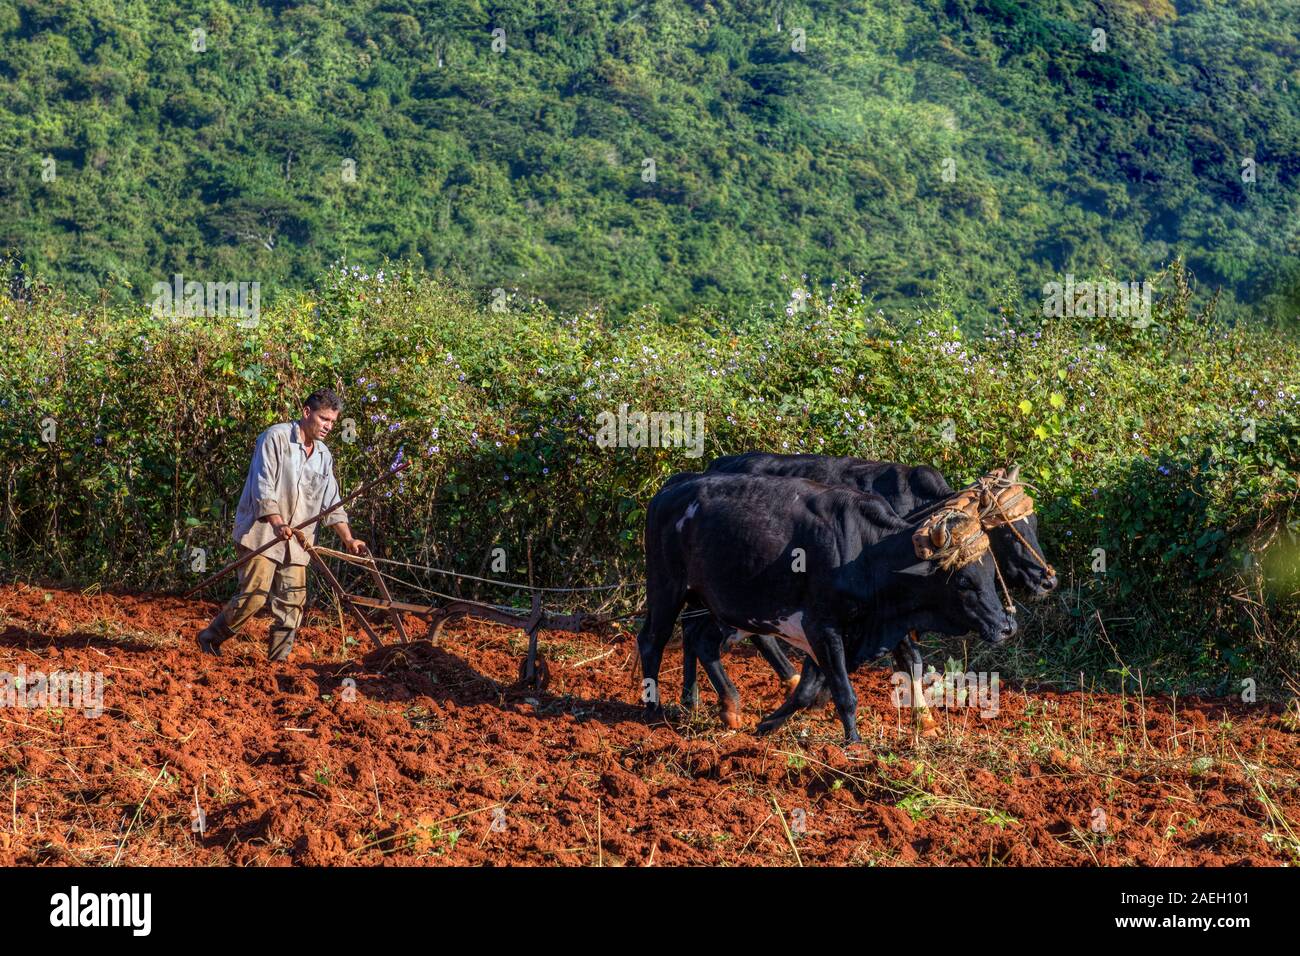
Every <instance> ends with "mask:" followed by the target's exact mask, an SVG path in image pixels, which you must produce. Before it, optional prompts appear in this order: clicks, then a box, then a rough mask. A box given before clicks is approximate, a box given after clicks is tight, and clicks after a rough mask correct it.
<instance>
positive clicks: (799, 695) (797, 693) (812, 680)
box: [756, 658, 826, 735]
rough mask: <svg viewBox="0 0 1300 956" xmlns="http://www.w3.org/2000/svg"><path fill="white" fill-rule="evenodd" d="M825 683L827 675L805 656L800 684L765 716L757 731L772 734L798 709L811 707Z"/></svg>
mask: <svg viewBox="0 0 1300 956" xmlns="http://www.w3.org/2000/svg"><path fill="white" fill-rule="evenodd" d="M825 683H826V680H825V676H824V675H823V674H822V672H821V669H820V668H819V667H818V666H817V665H816V664H814V663H813V662H812V660H811V659H809V658H804V662H803V676H802V678H801V679H800V681H799V684H798V686H796V687H795V689H794V690H793V691H792V692H791V693H790V696H789V697H787V698H786V700H785V703H784V704H782V705H781V706H780V707H778V708H777V709H776V710H774V711H772V713H770V714H768V715H767V716H766V717H764V718H763V720H762V722H761V723H760V724H759V725H758V729H757V731H756V732H757V733H758V734H760V735H762V734H770V733H771V732H772V731H774V730H776V729H777V728H778V727H780V726H781V725H782V724H784V723H785V722H786V721H787V720H789V719H790V717H791V715H792V714H794V713H795V712H796V711H800V710H806V709H807V708H809V707H811V706H812V702H813V701H814V700H816V699H817V695H818V694H819V693H820V692H821V690H822V688H823V686H825Z"/></svg>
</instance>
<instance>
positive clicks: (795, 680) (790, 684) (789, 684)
mask: <svg viewBox="0 0 1300 956" xmlns="http://www.w3.org/2000/svg"><path fill="white" fill-rule="evenodd" d="M781 686H782V687H784V688H785V690H786V693H788V694H793V693H794V691H795V688H797V687H798V686H799V675H798V674H792V675H790V676H789V677H787V678H786V679H785V680H783V681H781Z"/></svg>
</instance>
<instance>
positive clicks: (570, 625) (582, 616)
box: [185, 462, 634, 690]
mask: <svg viewBox="0 0 1300 956" xmlns="http://www.w3.org/2000/svg"><path fill="white" fill-rule="evenodd" d="M409 466H410V462H406V463H403V464H401V465H398V466H396V467H393V468H391V469H390V470H389V471H388V472H386V473H385V474H383V475H381V476H380V477H378V478H376V479H375V480H373V481H371V482H369V483H367V484H365V485H363V486H362V487H361V488H359V489H357V490H356V491H354V492H353V493H352V494H350V495H348V496H347V497H346V498H344V499H342V500H340V501H339V502H337V503H335V504H334V505H332V506H331V507H329V508H326V509H325V510H324V511H322V512H321V513H320V514H318V515H316V516H315V517H314V518H309V519H308V520H306V521H304V522H302V523H301V524H298V525H296V526H294V527H293V528H292V531H293V534H294V535H295V536H296V537H297V538H298V543H299V544H300V545H302V547H303V548H304V549H305V550H306V551H307V554H308V556H309V557H310V559H311V564H312V567H314V568H315V569H316V570H317V571H318V572H319V573H320V576H321V577H323V578H324V579H325V582H326V583H327V584H328V585H329V586H330V590H332V591H333V592H334V594H335V595H336V596H337V597H338V599H339V603H340V604H342V606H343V607H345V608H347V609H348V611H349V613H351V614H352V616H353V617H355V618H356V619H357V623H358V624H360V625H361V629H362V630H363V631H364V632H365V634H366V636H367V637H368V638H370V641H371V643H372V644H374V645H375V647H376V648H383V647H385V646H386V645H385V644H384V642H383V639H382V638H380V636H379V634H378V632H376V630H375V628H374V626H373V625H372V624H371V622H370V620H369V619H368V618H367V617H366V615H365V613H363V611H362V608H370V609H374V610H381V611H384V612H386V613H387V615H388V617H389V619H390V620H391V621H392V623H393V628H394V630H396V632H397V636H398V638H399V639H400V641H401V643H402V644H409V643H410V642H411V638H410V636H409V635H408V634H407V632H406V627H405V625H404V624H403V623H402V615H403V614H412V615H414V616H416V617H418V618H420V619H421V620H423V621H424V622H425V623H426V624H427V625H428V632H427V639H428V640H429V642H430V643H432V644H436V643H437V641H438V637H439V636H440V635H441V633H442V628H443V626H444V625H445V624H446V623H447V622H448V621H452V620H456V619H458V618H462V617H472V618H475V619H478V620H484V621H492V622H494V623H497V624H504V625H506V626H507V627H517V628H519V629H520V630H522V631H523V632H524V633H526V634H527V635H528V653H527V655H526V656H525V657H524V659H523V661H521V662H520V664H519V680H520V682H521V683H523V684H531V685H532V686H533V687H534V688H536V689H538V690H540V689H541V688H542V687H544V686H545V685H546V683H547V680H548V678H549V668H548V667H547V664H546V660H545V659H544V658H543V657H542V656H541V654H540V653H539V652H538V649H537V634H538V632H539V631H544V630H545V631H568V632H571V633H575V634H576V633H581V632H583V631H587V630H590V629H591V628H593V627H598V626H600V625H602V624H608V623H611V622H613V621H615V620H619V618H618V617H609V616H606V615H603V614H592V613H587V612H578V613H574V614H556V613H553V612H550V611H547V610H546V609H545V608H543V607H542V599H541V594H540V592H541V591H556V592H575V591H592V590H612V589H614V588H617V587H621V585H604V586H600V587H595V588H537V587H534V586H533V584H532V576H533V575H532V549H531V547H530V548H529V554H528V579H529V583H528V584H527V585H521V584H514V583H511V582H507V581H493V580H491V579H488V578H477V577H474V576H473V575H468V574H456V573H455V572H452V571H444V570H442V569H439V568H428V567H422V566H420V565H410V564H406V562H401V561H386V560H385V559H383V558H378V559H377V558H375V557H374V556H373V555H371V554H369V553H368V552H367V553H366V554H364V555H355V554H349V553H347V552H346V551H336V550H334V549H333V548H326V547H324V546H322V545H319V544H317V545H311V544H308V543H307V540H306V536H305V535H303V534H302V529H303V528H306V527H308V526H310V525H312V524H314V523H315V522H317V521H320V520H321V519H322V518H324V517H325V516H326V515H328V514H329V513H330V512H332V511H334V510H335V509H336V508H340V507H342V506H343V505H344V504H346V503H347V502H350V501H352V500H354V499H356V498H358V497H360V496H361V495H363V494H365V493H366V492H367V491H369V490H370V489H371V488H373V487H375V486H376V485H378V484H379V483H381V482H383V481H387V480H388V479H389V478H391V477H392V476H393V475H396V474H398V473H399V472H401V471H404V470H406V468H408V467H409ZM283 541H284V539H283V538H277V539H276V540H274V541H271V542H268V543H267V544H265V545H263V546H262V547H261V548H258V549H257V550H256V551H251V552H249V553H248V554H246V555H244V556H243V557H242V558H240V559H238V560H237V561H234V562H232V563H230V564H228V565H226V566H225V567H224V568H222V569H221V570H220V571H218V572H216V573H215V574H213V575H211V576H210V577H208V578H206V579H204V580H203V581H202V582H201V583H200V584H198V585H196V586H195V587H193V588H191V589H190V591H188V592H187V593H186V594H185V597H191V596H193V595H194V594H197V593H198V592H199V591H201V590H202V589H203V588H205V587H207V586H208V585H209V584H212V583H213V582H215V581H217V580H219V579H220V578H223V577H225V576H226V575H228V574H230V573H231V572H233V571H235V570H237V569H238V568H239V567H241V566H242V565H243V564H244V563H245V562H247V561H249V560H251V559H252V558H253V556H254V555H257V554H260V553H261V552H263V551H266V550H268V549H269V548H272V547H274V546H275V545H277V544H282V543H283ZM327 557H330V558H336V559H338V560H340V561H344V562H347V563H349V564H355V565H358V566H359V567H361V568H363V569H364V570H365V571H366V573H367V574H368V576H369V577H370V579H371V580H372V581H373V582H374V584H375V588H376V590H377V591H378V592H379V596H378V597H367V596H365V595H362V594H351V593H349V592H348V591H347V590H346V589H345V588H344V587H343V585H342V584H341V583H340V582H339V579H338V577H337V576H335V574H334V572H333V571H331V570H330V567H329V565H328V564H326V563H325V558H327ZM380 562H382V563H386V564H395V565H406V566H407V567H413V568H419V569H420V570H424V571H429V572H435V573H438V574H444V575H447V576H449V577H453V578H457V579H470V580H475V581H483V582H485V583H488V584H492V585H496V586H499V587H506V588H511V589H515V590H529V591H531V592H532V608H531V610H529V611H523V610H518V609H515V608H510V607H506V606H504V605H500V604H487V603H484V602H482V601H474V600H470V599H468V598H456V597H450V596H448V595H438V596H439V597H443V598H444V599H446V601H447V603H446V604H442V605H435V604H411V603H408V602H406V601H397V600H394V599H393V596H392V594H391V593H390V592H389V590H388V585H387V584H386V583H385V581H384V579H385V577H392V576H391V575H385V574H384V573H383V572H382V571H380V570H379V563H380ZM393 580H394V581H397V582H398V583H405V582H401V580H400V579H399V578H393ZM420 590H427V589H420ZM430 593H436V592H430ZM632 616H634V615H621V617H632Z"/></svg>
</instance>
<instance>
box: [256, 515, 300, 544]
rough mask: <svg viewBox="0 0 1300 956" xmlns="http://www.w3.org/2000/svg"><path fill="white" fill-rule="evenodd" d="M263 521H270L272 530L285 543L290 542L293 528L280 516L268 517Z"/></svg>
mask: <svg viewBox="0 0 1300 956" xmlns="http://www.w3.org/2000/svg"><path fill="white" fill-rule="evenodd" d="M263 520H264V521H269V522H270V523H271V530H272V531H274V532H275V533H276V534H277V535H279V536H280V537H281V538H283V539H284V540H285V541H288V540H289V539H290V538H292V537H293V528H292V527H290V525H289V524H288V523H287V522H286V521H285V520H284V519H283V518H281V517H280V516H279V515H267V516H266V517H265V518H264V519H263Z"/></svg>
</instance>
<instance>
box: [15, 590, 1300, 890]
mask: <svg viewBox="0 0 1300 956" xmlns="http://www.w3.org/2000/svg"><path fill="white" fill-rule="evenodd" d="M317 586H319V585H317ZM216 607H217V605H216V604H214V603H212V602H198V601H183V600H180V599H179V598H176V597H168V596H149V595H116V594H112V595H110V594H82V593H80V592H77V591H68V590H61V589H55V588H44V587H39V586H29V585H24V584H16V585H9V586H4V587H0V671H4V672H8V673H10V674H14V673H17V672H18V668H19V667H20V666H22V667H24V668H25V669H26V672H27V674H28V675H31V674H32V673H33V672H34V671H38V670H39V671H43V672H46V673H49V672H52V671H55V670H60V671H64V672H69V671H99V672H102V673H103V675H104V680H105V687H104V712H103V714H102V715H101V716H99V717H88V716H86V715H85V714H84V713H83V712H82V711H80V710H73V709H66V708H65V709H51V708H46V709H30V708H14V707H5V708H3V709H0V744H2V745H3V751H2V753H3V758H2V761H3V773H0V864H3V865H30V864H42V863H50V864H74V865H76V864H84V865H106V864H113V863H117V864H118V865H144V864H157V865H205V866H206V865H227V864H228V865H237V866H244V865H258V866H266V865H277V866H283V865H293V864H302V865H330V866H337V865H375V864H390V865H417V866H419V865H444V864H453V865H475V866H476V865H520V864H522V865H557V864H558V865H586V866H597V865H603V866H623V865H627V866H646V865H653V866H673V865H729V866H738V865H770V866H797V865H803V866H810V865H971V866H989V865H992V866H1008V865H1061V866H1095V865H1102V866H1129V865H1157V864H1159V865H1211V866H1215V865H1269V866H1274V865H1281V864H1285V863H1292V864H1294V863H1297V862H1300V843H1297V839H1296V837H1297V834H1300V826H1298V825H1297V824H1298V823H1300V789H1298V786H1300V780H1298V779H1297V777H1298V774H1297V769H1296V768H1297V767H1298V766H1300V735H1297V734H1296V733H1294V732H1293V730H1292V729H1291V728H1292V726H1293V725H1292V724H1291V722H1290V721H1289V720H1288V719H1287V718H1286V717H1285V715H1284V714H1282V713H1281V710H1280V708H1278V707H1276V706H1270V705H1268V704H1264V703H1259V704H1254V705H1248V704H1244V703H1242V702H1240V701H1237V700H1210V699H1194V698H1189V699H1183V698H1178V699H1176V700H1175V699H1170V698H1166V697H1145V698H1139V697H1135V696H1133V695H1126V696H1120V695H1113V696H1112V695H1105V694H1093V693H1080V692H1074V693H1053V692H1039V691H1028V692H1026V691H1022V690H1021V689H1019V688H1016V687H1012V686H1009V685H1006V684H1004V685H1003V686H1002V692H1001V700H1000V704H1001V706H1000V711H999V713H998V714H997V716H995V717H992V718H990V719H981V717H980V716H979V715H978V713H977V712H976V711H975V710H972V709H970V708H960V709H958V708H954V709H950V710H944V711H937V712H936V716H938V717H939V720H940V731H939V733H938V735H937V736H934V737H918V736H916V735H914V734H913V733H912V732H911V730H910V722H909V721H908V720H907V715H906V713H905V712H904V714H903V715H901V717H900V714H899V712H898V710H897V709H895V708H894V707H893V706H891V704H890V703H889V691H890V685H889V683H888V672H887V671H886V670H884V669H882V668H880V667H874V668H864V669H862V670H861V671H860V672H859V673H858V674H856V675H855V676H854V682H855V687H856V688H857V691H858V694H859V720H860V730H861V733H862V736H863V740H864V743H863V744H861V745H858V746H855V747H852V748H849V749H847V750H846V749H845V748H843V747H842V746H841V739H842V738H841V729H840V725H839V722H838V720H837V719H836V718H835V715H834V711H833V710H831V709H818V710H816V711H811V712H808V713H806V714H803V715H801V716H798V717H796V718H794V719H792V720H791V721H790V722H789V723H788V724H787V725H786V727H785V728H783V729H782V730H781V731H780V732H778V733H777V734H774V735H773V736H771V737H766V738H759V737H755V736H754V735H753V734H752V732H751V731H752V728H753V727H754V725H755V724H756V723H757V722H758V720H759V719H760V717H761V716H762V715H763V714H764V713H766V712H768V711H770V710H772V709H773V708H774V707H775V706H776V705H777V704H779V703H780V699H781V691H780V688H779V687H778V685H777V683H776V680H775V678H774V676H773V675H772V674H771V672H770V671H769V670H768V668H767V666H766V665H765V664H764V663H763V661H762V660H761V659H760V658H759V657H758V656H757V655H756V654H754V653H753V652H751V651H750V650H748V648H738V649H736V650H734V651H733V652H731V653H730V654H729V655H728V657H727V669H728V671H729V673H730V674H731V675H732V678H733V679H734V680H735V681H736V683H737V686H738V687H739V688H740V690H741V693H742V695H743V698H744V704H745V710H744V718H745V721H746V727H747V728H748V729H746V730H742V731H739V732H729V731H726V730H725V729H724V728H723V727H722V725H721V723H720V722H719V721H718V720H717V718H716V715H715V713H714V711H713V708H712V706H711V704H712V702H713V695H712V692H711V690H710V689H709V688H708V685H707V682H706V681H704V680H703V678H702V677H701V683H702V690H701V693H702V696H703V698H704V702H705V705H706V706H705V708H703V709H702V710H701V711H699V712H698V713H696V714H694V715H683V714H681V713H680V712H678V711H677V710H676V708H670V709H669V714H668V718H667V719H666V720H664V721H661V722H659V723H657V724H648V723H646V722H645V721H644V719H643V717H642V712H641V707H640V704H639V703H637V700H638V696H639V693H638V680H637V677H638V675H637V672H636V669H635V663H634V661H635V635H634V634H632V633H629V632H627V631H623V630H613V631H610V632H608V633H604V634H583V635H571V634H560V633H543V634H542V646H543V649H544V652H545V654H546V656H547V659H548V661H549V665H550V684H549V686H548V687H547V689H546V690H545V691H544V692H541V693H537V692H534V691H532V690H531V689H526V688H523V687H520V686H516V685H515V681H516V674H517V668H518V662H519V658H520V655H521V654H522V651H523V649H524V646H525V639H524V635H523V633H522V632H520V631H518V630H513V629H511V628H508V627H502V626H500V625H495V624H482V623H476V622H460V623H458V624H451V625H448V627H447V628H446V629H445V630H444V632H443V634H442V637H441V639H440V641H439V644H438V646H431V645H430V644H428V643H427V642H426V641H423V640H414V641H413V643H412V644H409V645H406V646H404V647H394V648H390V649H388V650H386V651H381V652H373V653H367V650H368V647H367V645H366V644H365V643H364V642H365V638H364V637H363V636H362V635H361V634H360V632H359V629H358V628H356V627H355V626H354V625H353V623H352V622H348V626H347V628H346V631H344V630H341V628H340V622H339V619H338V618H337V616H335V615H334V614H332V613H326V612H325V611H321V610H316V611H313V612H311V613H310V614H309V616H308V619H307V622H306V624H305V625H304V627H303V629H302V631H301V632H300V635H299V639H298V644H297V646H296V647H295V649H294V653H293V658H292V660H291V661H289V662H286V663H281V664H272V663H270V662H268V661H266V660H265V659H264V653H265V650H264V641H265V632H266V622H265V621H264V620H263V619H261V618H259V619H256V620H255V621H254V622H252V624H251V625H250V627H249V628H247V629H246V632H245V633H246V635H247V636H248V637H249V638H251V640H237V641H232V642H230V643H228V644H227V645H226V646H225V648H224V656H223V657H221V658H219V659H214V658H210V657H203V656H201V655H200V654H199V653H198V651H197V648H196V646H195V644H194V642H193V636H194V634H195V632H196V631H197V630H198V629H199V628H200V627H202V626H203V624H204V623H206V621H207V620H208V619H209V618H210V616H211V615H212V614H213V613H214V612H215V610H216ZM406 624H407V628H408V630H409V631H410V632H411V634H412V637H413V638H418V637H422V636H423V634H424V630H425V629H424V625H423V623H422V622H420V621H419V620H418V619H416V618H414V617H409V616H408V617H407V618H406ZM380 631H381V633H382V634H384V636H385V640H388V639H389V638H390V637H392V630H391V628H390V627H388V626H387V625H384V626H382V627H381V628H380ZM392 639H393V640H395V637H393V638H392ZM359 641H360V642H361V643H358V642H359ZM931 656H933V655H931ZM679 675H680V651H679V650H678V649H676V646H675V645H674V647H672V648H670V649H669V652H668V654H667V655H666V657H665V661H664V670H663V674H662V677H663V680H664V687H663V693H664V698H665V700H671V699H675V697H676V695H677V691H678V688H679V684H680V676H679ZM346 678H351V680H352V681H354V682H355V688H354V689H353V688H351V687H349V686H348V685H345V684H344V680H345V679H346ZM196 800H197V804H198V806H199V807H201V808H202V812H203V815H204V831H203V832H202V833H199V832H196V829H195V826H194V824H193V821H194V808H195V803H196Z"/></svg>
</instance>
